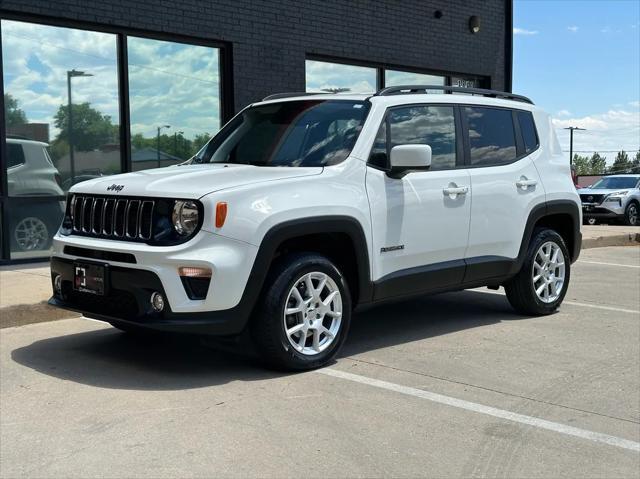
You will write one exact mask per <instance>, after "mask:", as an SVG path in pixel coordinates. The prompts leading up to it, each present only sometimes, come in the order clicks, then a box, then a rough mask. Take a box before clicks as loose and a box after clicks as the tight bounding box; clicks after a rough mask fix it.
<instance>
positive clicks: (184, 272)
mask: <svg viewBox="0 0 640 479" xmlns="http://www.w3.org/2000/svg"><path fill="white" fill-rule="evenodd" d="M178 274H179V275H180V276H182V277H186V278H211V270H210V269H209V268H196V267H194V266H182V267H180V268H178Z"/></svg>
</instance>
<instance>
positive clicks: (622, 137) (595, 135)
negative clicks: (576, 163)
mask: <svg viewBox="0 0 640 479" xmlns="http://www.w3.org/2000/svg"><path fill="white" fill-rule="evenodd" d="M558 116H559V115H556V118H554V119H553V124H554V126H555V128H556V132H557V134H558V139H559V140H560V143H561V144H562V149H563V150H567V151H568V150H569V132H568V130H564V128H567V127H569V126H577V127H580V128H585V129H586V131H577V132H575V133H574V138H573V147H574V150H579V151H591V152H593V151H600V152H602V151H619V150H623V149H624V150H625V151H629V152H635V151H638V150H639V149H640V111H626V110H620V109H616V110H613V109H612V110H609V111H607V112H605V113H596V114H592V115H587V116H583V117H573V118H567V117H562V118H558ZM603 156H606V157H607V160H608V162H612V161H613V158H614V156H615V153H603Z"/></svg>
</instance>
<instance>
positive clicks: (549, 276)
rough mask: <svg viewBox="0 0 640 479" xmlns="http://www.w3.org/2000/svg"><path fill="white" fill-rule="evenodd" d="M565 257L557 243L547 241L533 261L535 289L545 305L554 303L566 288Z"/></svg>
mask: <svg viewBox="0 0 640 479" xmlns="http://www.w3.org/2000/svg"><path fill="white" fill-rule="evenodd" d="M564 272H565V265H564V255H563V254H562V250H561V249H560V246H558V244H557V243H554V242H553V241H547V242H546V243H544V244H543V245H542V246H540V248H538V252H537V253H536V255H535V257H534V259H533V271H532V280H533V289H534V290H535V292H536V295H537V296H538V298H539V299H540V301H542V302H543V303H553V302H554V301H555V300H557V299H558V298H559V297H560V294H561V293H562V288H563V287H564Z"/></svg>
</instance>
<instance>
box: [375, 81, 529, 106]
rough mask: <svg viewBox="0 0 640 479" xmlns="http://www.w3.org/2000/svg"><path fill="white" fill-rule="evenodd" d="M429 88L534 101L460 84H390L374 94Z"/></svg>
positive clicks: (404, 93) (423, 90)
mask: <svg viewBox="0 0 640 479" xmlns="http://www.w3.org/2000/svg"><path fill="white" fill-rule="evenodd" d="M427 90H442V91H444V92H450V93H470V94H472V95H482V96H488V97H493V98H504V99H506V100H515V101H521V102H523V103H530V104H532V105H533V102H532V101H531V100H530V99H529V98H527V97H526V96H522V95H516V94H515V93H508V92H504V91H498V90H486V89H484V88H462V87H459V86H448V85H398V86H390V87H387V88H383V89H382V90H379V91H378V92H377V93H376V94H375V95H374V96H389V95H406V94H410V93H429V92H428V91H427Z"/></svg>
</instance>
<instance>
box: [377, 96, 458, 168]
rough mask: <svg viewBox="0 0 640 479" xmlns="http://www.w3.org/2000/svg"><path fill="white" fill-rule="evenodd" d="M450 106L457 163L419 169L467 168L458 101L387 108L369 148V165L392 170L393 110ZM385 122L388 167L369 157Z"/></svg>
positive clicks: (409, 104) (406, 104)
mask: <svg viewBox="0 0 640 479" xmlns="http://www.w3.org/2000/svg"><path fill="white" fill-rule="evenodd" d="M430 106H433V107H448V108H452V109H453V121H454V127H455V134H456V147H455V155H456V164H455V166H454V167H453V168H442V169H438V170H431V168H429V169H427V170H424V171H419V172H420V173H431V172H437V171H453V170H459V169H461V168H466V165H465V164H464V144H463V138H462V133H463V132H462V119H461V116H460V115H461V112H460V109H459V108H458V104H457V103H405V104H402V105H393V106H389V107H387V108H386V110H385V111H384V115H383V117H382V120H381V121H380V123H379V124H378V126H377V128H376V135H375V137H374V140H373V143H372V144H371V148H370V149H369V154H368V155H367V167H370V168H374V169H376V170H379V171H384V172H385V173H388V172H389V171H391V165H390V164H389V160H390V158H391V148H389V145H390V141H389V140H390V139H391V122H390V120H389V116H390V114H391V112H392V111H393V110H399V109H403V108H411V107H430ZM383 123H384V124H385V129H386V136H387V137H386V142H385V143H386V145H385V146H386V150H387V167H386V168H381V167H379V166H377V165H374V164H372V163H370V162H369V159H370V158H371V153H372V151H373V147H374V145H375V141H376V138H377V137H378V131H380V128H381V127H382V124H383ZM417 172H418V171H413V172H412V173H417Z"/></svg>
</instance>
